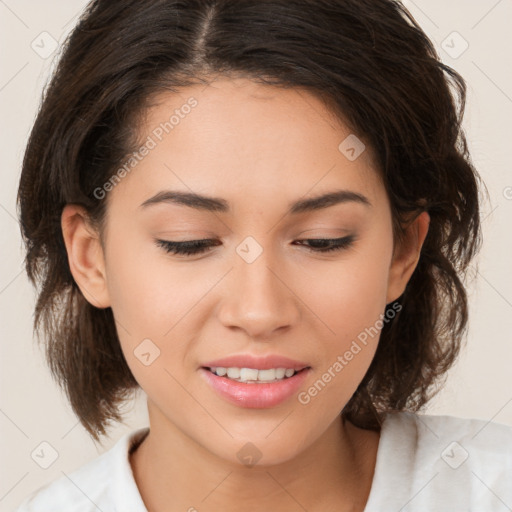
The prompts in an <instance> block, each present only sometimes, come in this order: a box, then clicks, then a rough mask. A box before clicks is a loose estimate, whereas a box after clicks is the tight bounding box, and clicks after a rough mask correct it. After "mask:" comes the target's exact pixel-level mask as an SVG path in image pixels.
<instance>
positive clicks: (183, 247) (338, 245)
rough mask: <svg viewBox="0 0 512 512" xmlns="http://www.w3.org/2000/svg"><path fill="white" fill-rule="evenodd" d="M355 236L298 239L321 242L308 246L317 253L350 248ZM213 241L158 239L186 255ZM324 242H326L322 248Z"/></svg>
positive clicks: (159, 244)
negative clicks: (315, 245) (316, 245)
mask: <svg viewBox="0 0 512 512" xmlns="http://www.w3.org/2000/svg"><path fill="white" fill-rule="evenodd" d="M354 240H355V236H354V235H349V236H345V237H343V238H306V239H304V240H298V241H299V242H308V243H311V242H313V243H317V244H320V247H316V248H314V247H308V249H309V250H310V251H312V252H317V253H322V254H324V253H329V252H334V251H341V250H343V249H348V248H349V247H350V246H351V245H352V244H353V242H354ZM211 242H216V240H213V239H209V238H206V239H203V240H187V241H184V242H173V241H170V240H157V241H156V244H157V245H158V246H159V247H162V248H163V249H164V250H165V251H166V252H168V253H173V254H181V255H185V256H190V255H195V254H201V253H204V252H206V250H208V249H209V248H210V247H212V246H214V245H219V244H212V243H211ZM322 244H324V246H323V248H322ZM325 244H331V245H330V246H329V247H327V248H325Z"/></svg>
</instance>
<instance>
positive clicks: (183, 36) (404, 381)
mask: <svg viewBox="0 0 512 512" xmlns="http://www.w3.org/2000/svg"><path fill="white" fill-rule="evenodd" d="M214 74H223V75H225V76H228V75H229V76H235V75H237V76H243V77H248V78H251V79H253V80H255V81H258V82H260V83H264V84H270V85H274V86H276V87H301V88H304V89H306V90H308V91H310V92H311V93H313V94H316V95H317V96H318V97H319V98H321V99H322V100H323V101H324V102H325V104H326V105H328V107H329V108H330V109H331V110H332V112H333V113H334V114H335V115H337V116H339V118H340V119H342V120H343V122H344V123H345V124H348V126H349V127H350V129H351V130H352V132H353V133H356V134H357V135H358V136H359V137H360V138H361V139H362V140H364V141H365V143H366V144H367V145H368V146H369V147H370V148H371V149H372V151H373V152H374V154H375V155H376V162H377V167H378V172H379V173H380V175H381V176H382V179H383V182H384V184H385V187H386V191H387V194H388V196H389V199H390V203H391V209H392V212H391V213H392V218H393V230H394V236H395V242H396V241H397V240H400V239H401V238H400V236H401V233H402V227H403V223H404V220H405V219H406V218H409V219H410V218H411V216H413V217H414V216H415V215H418V214H419V213H420V212H421V211H425V210H426V211H428V213H429V215H430V219H431V220H430V227H429V231H428V234H427V237H426V239H425V242H424V245H423V248H422V252H421V256H420V259H419V262H418V265H417V267H416V269H415V271H414V273H413V275H412V277H411V279H410V281H409V283H408V285H407V287H406V289H405V291H404V293H403V294H402V296H401V297H400V298H399V300H398V301H396V302H397V303H399V304H400V306H401V307H400V308H396V307H395V306H396V304H395V303H392V304H389V305H388V306H387V310H386V314H387V313H388V311H391V310H393V313H396V315H394V318H393V319H392V321H389V322H386V323H385V325H384V326H383V328H382V331H381V336H380V341H379V345H378V348H377V352H376V354H375V357H374V359H373V361H372V363H371V365H370V367H369V369H368V371H367V373H366V375H365V376H364V378H363V379H362V381H361V383H360V385H359V387H358V389H357V391H356V392H355V393H354V395H353V396H352V398H351V400H350V401H349V402H348V403H347V405H346V407H345V408H344V410H343V414H344V415H345V417H346V418H348V419H349V420H350V421H352V422H353V423H354V424H356V425H358V426H360V427H362V428H368V429H378V428H379V424H380V423H381V419H382V413H383V411H386V410H410V411H417V410H419V409H420V408H421V407H422V406H423V405H424V404H425V403H426V402H427V401H428V400H430V398H431V397H432V396H433V394H434V393H435V392H437V390H436V389H434V388H435V384H436V383H438V381H439V379H440V377H441V376H443V374H444V373H445V372H446V371H447V370H448V369H449V368H450V366H451V365H452V364H453V362H454V361H455V359H456V357H457V355H458V352H459V349H460V345H461V341H462V340H463V336H464V334H465V331H466V328H467V321H468V308H467V296H466V291H465V287H464V285H463V283H462V279H463V278H464V277H465V276H466V273H467V269H468V265H469V263H470V261H471V259H472V258H473V256H474V255H475V254H476V252H477V251H478V249H479V247H480V243H481V232H480V230H481V227H480V218H479V197H478V190H479V189H478V181H477V180H479V179H480V178H479V176H478V174H477V172H476V170H475V169H474V167H473V165H472V163H471V159H470V156H469V152H468V149H467V145H466V139H465V135H464V132H463V130H462V128H461V122H462V117H463V112H464V105H465V95H466V86H465V82H464V80H463V79H462V77H461V76H460V75H458V74H457V73H456V72H455V71H454V70H453V69H452V68H450V67H448V66H446V65H445V64H443V63H442V62H441V61H440V59H439V56H438V55H437V53H436V51H435V49H434V47H433V45H432V43H431V42H430V40H429V39H428V37H427V36H426V35H425V34H424V33H423V31H422V30H421V29H420V27H419V26H418V24H417V23H416V21H415V20H414V18H413V17H412V16H411V15H410V13H408V11H407V10H406V9H405V8H404V7H403V6H402V5H401V4H400V3H399V2H397V1H393V0H281V1H279V0H187V2H181V1H178V0H144V1H141V0H123V1H119V0H118V1H112V0H109V1H107V0H95V1H92V2H91V3H90V4H89V5H88V6H87V8H86V10H85V11H84V13H83V14H82V16H81V18H80V21H79V23H78V25H77V26H76V28H75V29H74V30H73V31H72V33H71V34H70V35H69V37H68V39H67V40H66V42H65V44H64V47H63V51H62V55H61V57H60V59H59V62H58V66H57V67H56V69H55V72H54V74H53V76H52V78H51V81H50V82H49V84H48V85H47V87H46V88H45V91H44V93H43V97H42V101H41V106H40V110H39V112H38V115H37V118H36V120H35V123H34V126H33V129H32V132H31V134H30V138H29V141H28V144H27V147H26V152H25V155H24V160H23V169H22V174H21V179H20V184H19V190H18V208H19V218H20V223H21V230H22V236H23V240H24V243H25V245H26V249H27V256H26V260H25V264H26V271H27V274H28V276H29V278H30V280H31V282H32V283H33V284H34V285H35V284H36V282H37V281H38V282H40V290H39V292H38V298H37V303H36V308H35V318H34V329H35V331H37V334H38V337H39V338H42V337H45V338H46V343H45V348H46V358H47V361H48V364H49V367H50V369H51V371H52V374H53V376H54V377H55V378H56V380H57V381H58V383H59V384H60V385H61V386H62V387H63V388H64V390H65V392H66V393H67V396H68V398H69V400H70V403H71V406H72V408H73V410H74V411H75V413H76V414H77V415H78V418H79V419H80V421H81V423H82V424H83V426H84V427H85V429H86V430H87V431H88V432H89V434H90V435H91V436H92V437H93V438H94V439H95V440H98V439H99V434H102V435H103V434H105V426H106V424H107V422H108V421H109V420H115V421H121V420H122V416H121V415H120V413H119V409H118V406H119V405H121V403H122V401H123V400H125V399H126V398H127V397H128V396H129V394H130V393H131V392H132V391H134V390H135V389H136V388H138V384H137V382H136V381H135V379H134V377H133V375H132V374H131V372H130V370H129V367H128V365H127V364H126V361H125V359H124V356H123V353H122V351H121V348H120V343H119V340H118V336H117V332H116V325H115V321H114V317H113V315H112V310H111V309H110V308H105V309H99V308H96V307H94V306H92V305H91V304H90V303H89V302H88V301H87V300H86V299H85V298H84V296H83V295H82V293H81V291H80V289H79V288H78V286H77V284H76V283H75V281H74V279H73V276H72V274H71V272H70V268H69V264H68V259H67V253H66V248H65V245H64V242H63V236H62V231H61V224H60V217H61V213H62V209H63V207H64V205H66V204H68V203H75V204H80V205H82V206H84V207H85V208H86V210H87V212H88V214H89V216H90V219H91V222H93V223H94V225H95V226H97V227H98V229H99V232H100V233H102V230H103V226H104V220H105V213H106V209H107V205H108V201H107V200H101V199H98V198H97V197H96V196H95V194H94V190H95V189H97V187H101V185H102V184H104V183H105V182H107V181H108V179H109V177H111V176H112V175H113V172H114V170H115V169H116V168H117V167H118V166H119V164H120V163H121V162H122V161H123V159H124V157H125V156H126V155H128V154H130V153H131V152H133V151H134V150H135V149H136V148H137V147H139V146H140V141H138V140H137V126H138V124H137V122H138V120H140V118H141V117H140V116H142V115H144V112H145V108H146V106H147V105H148V104H149V103H148V102H149V98H150V97H151V96H152V95H153V94H155V93H158V92H159V91H160V92H161V91H163V90H165V89H167V90H171V91H176V90H177V89H178V88H181V87H186V86H187V85H191V84H195V83H198V82H201V81H202V82H203V83H208V79H209V78H211V77H212V76H213V75H214ZM453 92H455V93H456V94H453ZM457 100H458V102H459V106H457V105H456V101H457ZM107 199H108V197H107Z"/></svg>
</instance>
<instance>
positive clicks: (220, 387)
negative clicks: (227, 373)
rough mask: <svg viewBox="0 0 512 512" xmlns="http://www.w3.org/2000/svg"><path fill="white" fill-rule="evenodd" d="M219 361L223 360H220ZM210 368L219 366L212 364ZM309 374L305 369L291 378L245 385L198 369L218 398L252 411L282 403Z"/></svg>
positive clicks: (249, 366)
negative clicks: (220, 397)
mask: <svg viewBox="0 0 512 512" xmlns="http://www.w3.org/2000/svg"><path fill="white" fill-rule="evenodd" d="M221 361H225V360H224V359H222V360H221ZM212 363H213V361H212ZM209 364H210V363H209ZM230 364H231V366H234V367H240V366H239V365H238V364H236V365H235V364H233V363H230ZM212 366H221V365H220V364H219V365H217V364H212ZM241 367H242V368H251V365H250V364H249V365H247V366H246V365H242V366H241ZM276 367H279V368H284V367H286V368H293V367H294V365H291V366H288V365H282V366H281V365H278V366H276ZM253 368H254V366H253ZM262 369H265V368H262ZM309 372H310V369H309V368H305V369H304V370H302V371H300V372H299V373H296V374H295V375H294V376H293V377H289V378H285V379H283V380H280V381H277V382H271V383H268V384H256V383H252V384H247V383H244V382H237V381H234V380H231V379H228V378H227V377H219V376H218V375H216V374H214V373H212V372H211V371H210V370H208V369H207V368H200V374H201V375H202V377H203V378H204V379H205V380H206V382H207V383H208V384H209V385H210V386H211V387H212V388H213V389H214V390H215V391H216V392H217V393H219V395H220V396H222V397H223V398H225V399H226V400H227V401H229V402H231V403H232V404H235V405H238V406H239V407H246V408H253V409H265V408H269V407H274V406H276V405H278V404H280V403H281V402H284V401H285V400H287V399H288V398H290V397H291V396H292V395H293V394H294V393H295V392H296V391H298V389H299V388H300V386H301V385H302V384H303V382H304V380H305V379H306V378H307V376H308V374H309Z"/></svg>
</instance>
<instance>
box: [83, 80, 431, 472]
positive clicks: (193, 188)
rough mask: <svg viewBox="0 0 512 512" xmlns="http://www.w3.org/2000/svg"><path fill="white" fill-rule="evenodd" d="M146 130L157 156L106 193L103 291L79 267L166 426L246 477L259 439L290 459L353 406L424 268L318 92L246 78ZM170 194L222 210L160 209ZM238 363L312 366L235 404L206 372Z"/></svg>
mask: <svg viewBox="0 0 512 512" xmlns="http://www.w3.org/2000/svg"><path fill="white" fill-rule="evenodd" d="M190 98H193V100H190ZM185 105H189V106H190V108H189V107H185ZM176 110H177V111H178V113H177V114H176ZM173 114H176V116H175V118H174V121H173V122H174V124H173V126H172V128H171V129H169V125H167V132H166V130H165V129H164V130H162V126H165V125H162V124H161V123H165V122H168V121H169V118H170V117H171V115H173ZM177 120H178V121H177ZM159 128H160V129H159ZM140 133H141V140H143V141H145V143H146V148H148V149H147V150H146V151H144V150H141V151H139V157H140V160H139V159H137V163H136V165H134V166H133V168H130V171H129V172H126V173H121V175H123V174H126V175H125V176H124V177H122V179H121V180H120V181H119V183H117V184H116V185H115V186H113V187H110V186H107V188H108V189H111V190H109V191H108V192H107V194H108V197H107V198H106V199H104V200H108V216H107V230H106V238H105V248H104V249H105V252H104V253H102V252H101V251H98V252H94V253H93V252H91V253H90V254H94V258H96V256H97V259H91V261H92V262H96V263H97V269H99V270H98V272H96V274H95V275H96V278H95V279H92V278H90V277H87V275H89V276H90V274H91V273H92V272H90V273H89V274H87V275H86V273H85V272H84V274H80V273H79V272H78V271H77V270H76V269H75V273H76V274H75V275H76V278H77V280H81V284H82V285H83V289H84V294H85V295H86V297H88V298H89V299H90V300H91V302H94V300H96V301H97V303H98V304H99V303H101V305H102V306H103V307H105V306H107V305H109V306H110V307H111V308H112V310H113V313H114V316H115V319H116V324H117V331H118V335H119V339H120V342H121V346H122V350H123V352H124V355H125V358H126V361H127V363H128V365H129V367H130V369H131V371H132V372H133V375H134V377H135V378H136V380H137V381H138V383H139V384H140V386H141V387H142V388H143V389H144V391H145V392H146V394H147V396H148V405H149V409H150V418H151V420H152V421H153V422H154V423H156V422H158V426H157V425H152V429H153V427H154V428H155V429H158V428H160V429H161V431H163V430H164V429H165V428H167V427H168V428H171V429H173V430H174V431H176V432H180V435H184V436H186V437H187V438H188V439H192V440H193V441H195V442H196V443H197V444H198V445H199V446H201V447H202V448H204V449H205V450H207V451H208V452H210V453H212V454H215V455H217V456H218V457H222V458H223V459H227V460H230V461H233V462H237V461H239V460H240V459H239V456H238V455H237V453H238V451H239V450H240V447H241V446H243V445H244V444H245V443H247V442H251V443H253V444H254V445H255V446H256V447H257V448H258V450H259V451H260V452H261V454H262V459H261V463H267V464H274V463H278V462H282V461H286V460H290V459H292V458H293V457H294V456H296V455H297V453H298V452H299V451H301V450H303V449H305V448H306V447H307V446H310V445H312V444H313V443H314V442H315V440H317V439H318V438H319V437H320V436H321V435H322V433H324V432H325V431H326V429H327V428H328V427H329V426H330V425H331V424H332V422H333V421H334V420H335V418H336V417H337V416H338V415H339V414H340V412H341V411H342V409H343V407H344V406H345V405H346V403H347V402H348V401H349V400H350V398H351V396H352V395H353V393H354V391H355V390H356V388H357V386H358V384H359V383H360V381H361V379H362V378H363V376H364V374H365V373H366V371H367V369H368V367H369V365H370V363H371V361H372V358H373V356H374V354H375V350H376V348H377V343H378V340H379V333H380V330H379V328H380V327H382V321H381V320H382V318H383V314H384V311H385V306H386V304H387V303H389V302H391V301H392V300H394V299H396V298H397V297H398V296H399V295H400V294H401V293H402V292H403V289H404V286H405V284H406V282H407V279H408V277H409V276H410V274H411V273H412V271H413V269H414V264H415V261H416V254H415V253H414V251H412V252H410V253H407V257H405V256H403V257H401V258H398V257H397V258H396V259H394V257H393V256H394V255H393V236H392V224H391V214H390V205H389V202H388V198H387V195H386V192H385V189H384V186H383V184H382V182H381V181H380V178H379V175H378V173H377V171H376V169H375V167H374V164H373V162H372V159H371V155H370V149H369V148H368V147H366V149H364V150H363V151H362V152H361V154H360V155H359V156H358V157H357V158H355V159H354V154H355V155H357V153H358V152H359V150H360V149H362V146H361V145H360V144H361V142H357V140H356V142H354V140H355V139H349V140H348V142H352V144H349V143H348V142H345V143H344V144H345V145H343V144H342V145H341V146H340V144H341V143H342V142H343V141H344V140H345V139H346V138H347V137H348V136H350V135H351V133H350V130H348V129H347V128H346V127H345V126H344V125H343V124H341V123H340V122H339V121H336V120H335V119H334V118H333V117H332V116H330V115H329V112H328V110H327V109H326V107H325V106H324V105H323V104H322V103H321V102H320V101H319V100H318V99H316V98H315V97H314V96H312V95H310V94H309V93H307V92H304V91H302V90H297V89H295V90H284V89H277V88H271V87H268V86H262V85H257V84H255V83H253V82H251V81H249V80H245V79H239V80H228V79H223V80H218V81H216V82H213V83H212V84H211V85H210V86H209V87H206V88H205V87H204V85H201V86H193V87H189V88H187V89H183V90H182V91H181V92H180V93H179V94H178V93H170V92H169V93H165V94H161V95H160V96H158V97H157V102H156V103H155V104H154V105H153V107H152V108H151V109H150V110H149V111H148V115H147V118H146V121H145V124H144V126H142V127H141V132H140ZM160 139H161V140H160ZM354 144H356V146H354ZM350 146H354V147H355V152H351V151H350V150H347V148H348V147H350ZM340 147H341V149H340ZM143 153H145V155H143ZM132 163H133V162H132ZM340 191H346V192H347V193H346V194H345V195H344V196H343V195H339V196H338V198H337V199H336V200H331V201H324V202H323V203H322V202H320V201H319V202H317V203H312V202H311V201H310V202H309V203H308V202H306V203H304V200H308V199H311V198H316V197H319V196H322V195H325V194H330V193H337V192H340ZM161 192H178V193H193V194H199V195H201V196H207V197H209V198H215V199H216V200H217V201H218V202H214V201H212V200H204V201H203V202H202V203H200V205H199V206H200V207H199V206H197V205H196V206H193V205H192V204H191V203H190V202H189V203H188V204H184V203H185V202H186V201H185V200H183V201H182V202H180V201H179V200H176V199H175V200H172V198H171V197H170V196H167V199H165V198H162V195H160V199H162V200H160V201H159V200H158V197H157V198H155V196H156V195H157V194H159V193H161ZM148 200H150V201H148ZM299 201H300V202H302V207H298V206H296V207H295V208H294V207H293V205H294V204H295V203H298V202H299ZM144 203H145V204H144ZM315 205H316V207H315ZM423 235H424V233H423V234H422V233H421V232H420V245H421V241H422V238H423ZM333 239H334V240H333ZM192 240H207V243H206V242H203V244H204V245H203V246H201V245H199V249H198V245H197V244H196V247H195V250H196V251H198V252H196V253H191V254H179V253H174V252H173V247H179V246H178V245H174V246H173V245H172V244H169V243H167V242H173V243H183V242H185V241H186V242H189V241H192ZM321 240H324V241H323V242H322V241H321ZM329 240H331V241H329ZM416 240H417V238H416ZM181 247H182V249H183V250H185V249H186V248H187V245H186V244H185V245H182V246H181ZM326 249H330V250H326ZM178 250H179V249H178ZM188 250H189V251H193V250H194V246H193V245H192V246H191V245H190V244H189V245H188ZM400 254H401V253H400ZM91 258H93V257H92V256H91ZM98 276H100V277H98ZM87 279H89V280H87ZM85 290H87V292H86V291H85ZM89 291H90V292H91V293H90V294H89V293H88V292H89ZM93 296H94V299H93ZM376 331H378V332H377V334H375V332H376ZM365 333H366V334H365ZM369 333H371V334H369ZM363 340H365V341H363ZM357 347H359V348H357ZM350 354H351V356H350ZM233 355H244V356H245V355H248V356H254V357H256V358H258V357H266V356H282V357H287V358H289V359H291V360H293V361H294V362H295V363H297V364H299V363H300V365H301V366H306V367H307V368H306V369H305V370H304V371H303V372H300V373H298V374H297V376H295V377H292V378H291V379H290V382H291V381H292V379H295V380H294V384H293V385H292V384H289V383H286V385H287V386H288V387H286V386H284V385H283V381H282V382H280V383H278V385H276V386H275V390H273V389H272V386H274V385H273V384H257V383H252V384H236V383H235V384H234V385H231V384H228V386H227V389H228V391H227V392H228V395H225V394H223V393H222V392H219V390H218V389H217V387H216V385H215V384H214V383H213V384H212V380H214V381H215V382H217V384H218V383H219V381H220V380H222V381H225V380H226V377H213V379H212V376H213V374H212V373H211V371H210V370H207V369H205V368H204V367H205V366H207V364H208V363H210V362H212V361H215V360H217V359H220V358H225V357H228V356H233ZM267 362H268V361H267ZM291 364H293V363H281V364H278V363H276V364H274V365H270V366H271V367H274V366H275V367H288V366H289V365H291ZM239 366H240V365H237V364H232V367H239ZM232 375H234V374H232ZM319 381H321V382H320V383H319ZM315 383H316V386H315ZM250 386H253V387H255V386H265V388H266V389H265V391H263V388H261V389H262V392H261V393H260V394H259V396H260V398H261V396H264V397H265V398H261V399H260V400H259V399H258V396H256V397H254V396H252V398H251V397H250V396H249V398H248V397H247V396H246V394H244V393H245V391H244V390H243V389H242V388H245V389H247V388H248V387H250ZM278 386H279V390H277V389H278ZM253 389H254V388H253ZM276 390H277V391H276ZM315 390H316V391H315ZM255 394H256V395H258V393H255V392H251V391H250V390H249V392H248V395H255ZM270 433H271V434H270ZM269 434H270V435H269Z"/></svg>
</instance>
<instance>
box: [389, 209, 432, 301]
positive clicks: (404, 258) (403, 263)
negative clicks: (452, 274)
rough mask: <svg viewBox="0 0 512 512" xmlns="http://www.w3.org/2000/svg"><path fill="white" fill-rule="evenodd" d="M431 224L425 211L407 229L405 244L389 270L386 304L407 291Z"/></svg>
mask: <svg viewBox="0 0 512 512" xmlns="http://www.w3.org/2000/svg"><path fill="white" fill-rule="evenodd" d="M429 224H430V215H429V214H428V212H426V211H424V212H422V213H421V214H420V215H418V217H417V218H416V219H415V220H414V221H413V222H411V224H410V225H409V226H408V227H407V228H406V232H405V234H404V239H403V242H402V244H401V245H400V247H399V248H397V251H396V253H395V254H394V255H393V259H392V262H391V266H390V268H389V279H388V293H387V298H386V304H389V303H391V302H393V301H395V300H396V299H398V297H400V295H402V294H403V292H404V291H405V287H406V286H407V283H408V282H409V279H410V278H411V276H412V274H413V272H414V270H415V269H416V266H417V264H418V261H419V259H420V254H421V248H422V247H423V242H424V241H425V238H426V236H427V233H428V228H429Z"/></svg>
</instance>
